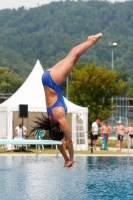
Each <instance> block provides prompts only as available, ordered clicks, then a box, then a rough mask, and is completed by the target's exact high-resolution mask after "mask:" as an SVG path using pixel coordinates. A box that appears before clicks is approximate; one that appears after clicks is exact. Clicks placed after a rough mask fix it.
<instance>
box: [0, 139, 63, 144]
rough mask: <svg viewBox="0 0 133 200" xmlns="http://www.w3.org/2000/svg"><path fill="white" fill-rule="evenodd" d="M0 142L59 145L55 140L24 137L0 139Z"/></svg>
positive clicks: (59, 142)
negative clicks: (26, 138) (27, 138)
mask: <svg viewBox="0 0 133 200" xmlns="http://www.w3.org/2000/svg"><path fill="white" fill-rule="evenodd" d="M0 144H40V145H61V144H62V142H61V141H56V140H25V139H0Z"/></svg>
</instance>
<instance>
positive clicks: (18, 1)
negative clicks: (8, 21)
mask: <svg viewBox="0 0 133 200" xmlns="http://www.w3.org/2000/svg"><path fill="white" fill-rule="evenodd" d="M52 1H59V0H0V10H2V9H5V8H10V9H13V8H15V9H17V8H19V7H22V6H24V7H26V8H33V7H38V6H41V5H44V4H48V3H50V2H52Z"/></svg>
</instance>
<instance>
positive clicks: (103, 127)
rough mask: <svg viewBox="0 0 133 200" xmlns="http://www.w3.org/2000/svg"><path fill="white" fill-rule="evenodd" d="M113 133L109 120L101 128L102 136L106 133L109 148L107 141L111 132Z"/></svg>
mask: <svg viewBox="0 0 133 200" xmlns="http://www.w3.org/2000/svg"><path fill="white" fill-rule="evenodd" d="M110 133H111V128H110V126H109V125H108V122H105V123H104V125H103V126H102V128H101V136H102V137H103V134H106V148H107V142H108V138H109V134H110Z"/></svg>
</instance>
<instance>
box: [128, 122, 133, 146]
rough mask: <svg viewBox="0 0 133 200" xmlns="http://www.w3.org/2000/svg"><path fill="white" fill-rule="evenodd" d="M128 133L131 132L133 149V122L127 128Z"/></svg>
mask: <svg viewBox="0 0 133 200" xmlns="http://www.w3.org/2000/svg"><path fill="white" fill-rule="evenodd" d="M127 133H128V134H129V137H130V140H131V147H130V148H131V149H132V148H133V124H130V126H129V127H128V129H127Z"/></svg>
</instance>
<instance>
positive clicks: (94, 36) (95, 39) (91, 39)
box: [88, 33, 103, 44]
mask: <svg viewBox="0 0 133 200" xmlns="http://www.w3.org/2000/svg"><path fill="white" fill-rule="evenodd" d="M102 35H103V34H102V33H98V34H96V35H91V36H89V37H88V41H91V42H92V44H95V43H96V42H97V41H98V40H99V39H100V38H101V37H102Z"/></svg>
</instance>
